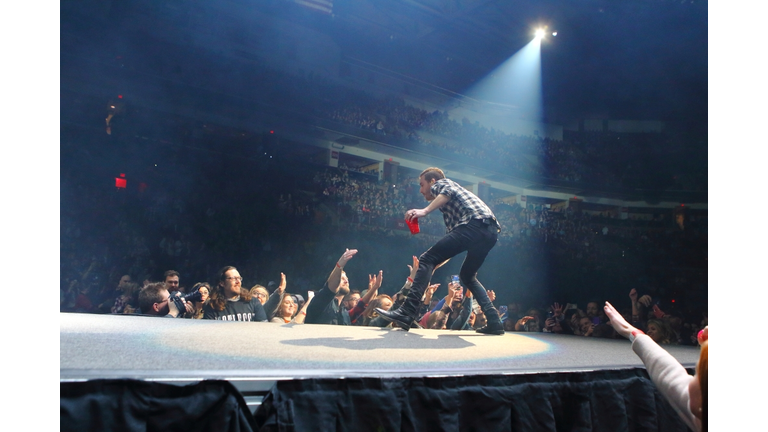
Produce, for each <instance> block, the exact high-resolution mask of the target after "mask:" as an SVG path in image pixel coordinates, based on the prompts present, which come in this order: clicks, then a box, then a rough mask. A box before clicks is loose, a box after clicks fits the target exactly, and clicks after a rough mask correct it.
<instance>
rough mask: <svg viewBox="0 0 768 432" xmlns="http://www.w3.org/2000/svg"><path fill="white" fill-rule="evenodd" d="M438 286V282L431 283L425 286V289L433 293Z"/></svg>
mask: <svg viewBox="0 0 768 432" xmlns="http://www.w3.org/2000/svg"><path fill="white" fill-rule="evenodd" d="M439 286H440V284H439V283H436V284H432V285H430V286H428V287H427V291H428V292H429V293H430V294H434V293H435V291H437V288H438V287H439Z"/></svg>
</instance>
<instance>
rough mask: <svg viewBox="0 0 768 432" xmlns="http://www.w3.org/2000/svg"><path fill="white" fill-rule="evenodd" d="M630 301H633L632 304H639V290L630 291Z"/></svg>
mask: <svg viewBox="0 0 768 432" xmlns="http://www.w3.org/2000/svg"><path fill="white" fill-rule="evenodd" d="M629 299H630V300H631V301H632V303H637V290H636V289H634V288H632V289H631V290H630V291H629Z"/></svg>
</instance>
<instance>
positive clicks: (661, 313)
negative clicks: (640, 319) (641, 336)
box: [653, 305, 666, 319]
mask: <svg viewBox="0 0 768 432" xmlns="http://www.w3.org/2000/svg"><path fill="white" fill-rule="evenodd" d="M665 315H666V314H665V313H664V311H663V310H661V309H659V306H657V305H653V316H655V317H656V318H658V319H662V318H664V316H665Z"/></svg>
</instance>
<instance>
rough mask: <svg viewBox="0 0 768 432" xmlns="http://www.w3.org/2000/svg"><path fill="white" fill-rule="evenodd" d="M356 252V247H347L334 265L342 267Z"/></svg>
mask: <svg viewBox="0 0 768 432" xmlns="http://www.w3.org/2000/svg"><path fill="white" fill-rule="evenodd" d="M356 253H357V249H352V250H350V249H347V250H346V252H344V253H343V254H342V255H341V258H339V261H338V262H337V263H336V265H338V266H339V267H342V268H343V267H344V266H345V265H346V264H347V262H349V260H351V259H352V257H353V256H355V254H356Z"/></svg>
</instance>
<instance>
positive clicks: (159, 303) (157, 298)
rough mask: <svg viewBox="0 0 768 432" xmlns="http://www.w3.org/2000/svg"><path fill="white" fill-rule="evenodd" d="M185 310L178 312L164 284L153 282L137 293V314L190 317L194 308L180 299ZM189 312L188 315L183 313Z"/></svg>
mask: <svg viewBox="0 0 768 432" xmlns="http://www.w3.org/2000/svg"><path fill="white" fill-rule="evenodd" d="M182 304H184V306H185V308H186V310H179V308H178V307H177V306H176V302H175V301H173V300H172V299H171V293H169V292H168V288H166V286H165V283H163V282H153V283H151V284H149V285H147V286H145V287H144V288H142V289H141V291H140V292H139V311H138V313H139V314H142V315H153V316H161V317H166V318H184V317H190V316H192V313H193V312H194V307H193V306H192V304H191V303H186V302H185V301H184V300H183V299H182ZM185 312H189V313H185Z"/></svg>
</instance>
